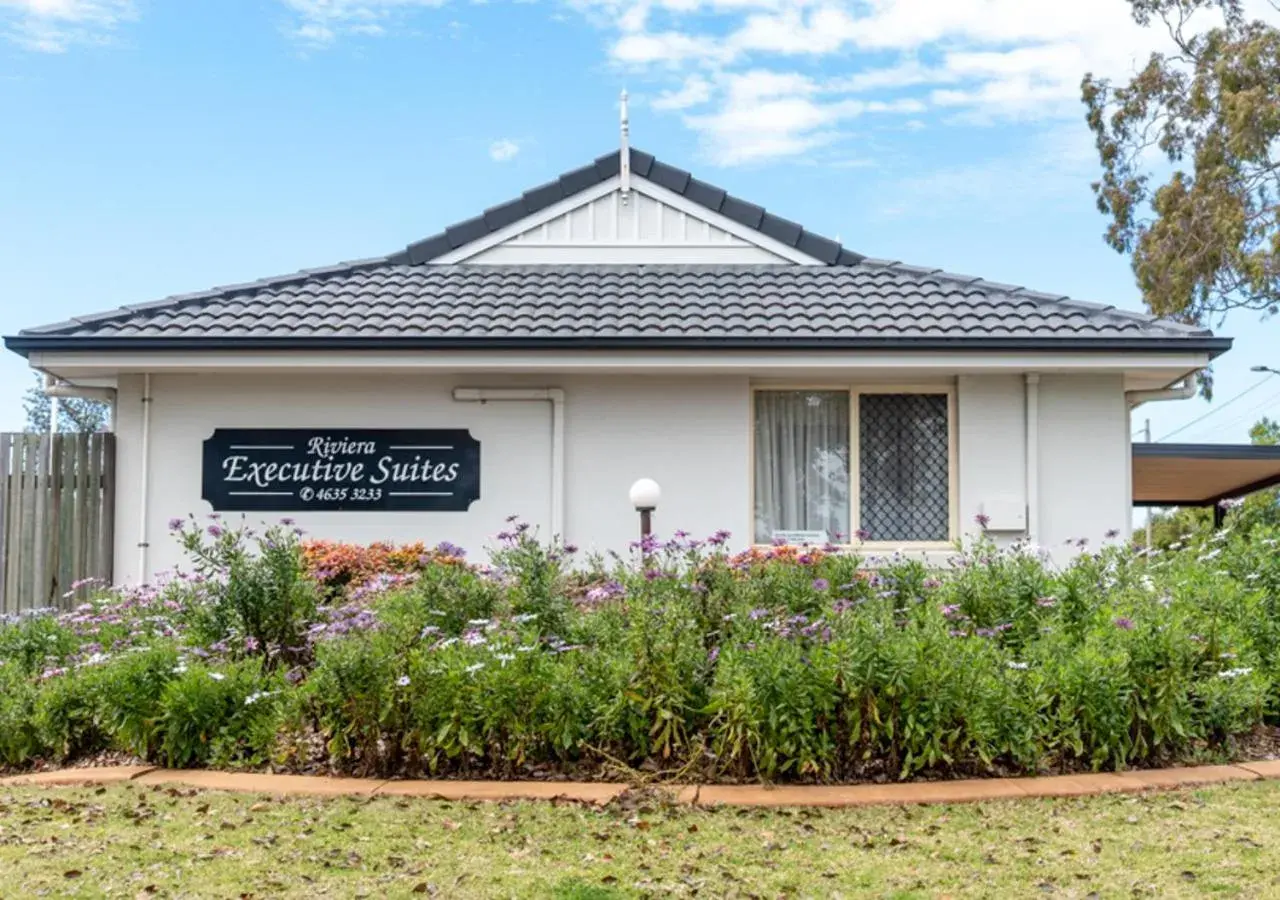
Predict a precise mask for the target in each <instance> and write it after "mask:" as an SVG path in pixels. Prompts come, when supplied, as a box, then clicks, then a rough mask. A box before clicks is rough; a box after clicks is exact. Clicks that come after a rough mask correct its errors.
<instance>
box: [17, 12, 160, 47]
mask: <svg viewBox="0 0 1280 900" xmlns="http://www.w3.org/2000/svg"><path fill="white" fill-rule="evenodd" d="M136 15H137V10H136V8H135V6H134V3H133V0H0V32H3V33H4V34H5V36H6V37H8V38H9V39H10V40H11V41H13V42H15V43H17V44H20V45H21V46H23V47H26V48H27V49H28V50H36V51H40V52H43V53H62V52H64V51H65V50H66V49H67V48H68V47H70V46H71V45H72V44H85V43H102V42H104V41H106V40H108V39H109V38H110V36H111V33H112V32H113V31H114V30H115V29H116V27H117V26H119V25H120V23H122V22H124V21H127V20H129V19H132V18H134V17H135V16H136Z"/></svg>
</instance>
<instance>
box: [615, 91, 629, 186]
mask: <svg viewBox="0 0 1280 900" xmlns="http://www.w3.org/2000/svg"><path fill="white" fill-rule="evenodd" d="M620 101H621V102H620V108H621V118H620V122H621V126H622V149H621V151H620V152H619V154H618V176H619V179H620V183H619V188H620V191H619V192H620V193H621V194H622V202H623V204H624V205H625V204H626V202H627V200H628V199H630V197H631V118H630V116H629V115H628V113H627V89H626V88H623V89H622V96H621V98H620Z"/></svg>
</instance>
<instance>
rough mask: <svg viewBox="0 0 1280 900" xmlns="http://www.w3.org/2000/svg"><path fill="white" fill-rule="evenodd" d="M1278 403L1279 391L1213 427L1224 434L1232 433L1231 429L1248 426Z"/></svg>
mask: <svg viewBox="0 0 1280 900" xmlns="http://www.w3.org/2000/svg"><path fill="white" fill-rule="evenodd" d="M1277 402H1280V391H1277V392H1276V393H1274V394H1270V395H1268V396H1266V397H1264V398H1262V399H1261V400H1259V401H1258V402H1257V403H1255V404H1253V405H1252V406H1247V407H1245V408H1244V409H1243V410H1241V411H1240V412H1237V413H1236V414H1235V415H1234V416H1232V417H1231V418H1230V419H1228V420H1227V421H1225V422H1217V423H1214V426H1213V427H1214V428H1215V429H1216V430H1217V431H1219V432H1222V431H1230V430H1231V429H1233V428H1236V427H1238V426H1240V425H1245V424H1248V423H1249V421H1250V419H1253V418H1254V417H1256V416H1257V415H1258V414H1259V413H1260V412H1262V411H1264V410H1267V409H1268V407H1270V406H1271V405H1273V404H1275V403H1277Z"/></svg>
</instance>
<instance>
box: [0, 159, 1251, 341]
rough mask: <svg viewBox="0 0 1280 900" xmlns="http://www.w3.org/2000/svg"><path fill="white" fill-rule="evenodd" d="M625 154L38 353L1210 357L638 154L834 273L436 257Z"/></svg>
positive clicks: (59, 334)
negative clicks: (842, 231) (319, 264)
mask: <svg viewBox="0 0 1280 900" xmlns="http://www.w3.org/2000/svg"><path fill="white" fill-rule="evenodd" d="M618 163H619V158H618V154H617V153H616V152H615V153H610V154H607V155H605V156H602V157H600V158H599V159H597V160H596V161H595V162H594V163H592V164H591V165H588V166H584V167H582V168H580V169H575V170H574V171H572V172H567V173H565V174H564V175H562V176H560V177H559V178H558V179H556V180H555V181H551V182H548V183H547V184H544V185H542V186H540V187H537V188H534V189H533V190H531V191H526V192H525V193H524V194H523V195H522V196H521V197H520V198H519V199H517V200H513V201H512V202H510V203H506V204H503V205H502V206H497V207H494V208H492V209H489V210H487V211H485V212H484V213H483V214H482V215H479V216H476V217H475V218H473V219H468V220H467V221H465V222H460V223H458V224H456V225H452V226H450V227H449V228H446V229H445V230H444V231H443V232H441V233H440V234H438V235H435V236H434V237H430V238H427V239H426V240H423V241H419V242H417V243H415V244H412V245H410V246H409V247H408V248H406V249H405V250H403V251H400V252H398V253H393V254H391V255H390V256H386V257H379V258H377V259H367V260H360V261H357V262H351V263H342V264H340V265H336V266H330V267H327V268H323V269H309V270H306V271H303V272H298V273H296V274H293V275H285V276H281V277H278V278H269V279H264V280H262V281H256V282H251V283H249V284H240V285H232V286H229V287H221V288H214V289H213V290H208V291H202V292H200V293H195V294H185V295H182V296H177V297H169V298H167V299H164V300H160V301H156V302H154V303H144V304H141V305H136V306H126V307H122V308H120V309H116V310H111V311H109V312H104V313H97V314H94V315H89V316H80V317H77V318H73V319H71V320H69V321H66V322H59V323H56V324H54V325H47V326H44V327H40V328H32V329H29V330H27V331H23V332H21V333H20V334H18V335H16V336H14V337H9V338H6V339H5V343H6V345H7V346H8V348H9V349H11V350H14V351H16V352H18V353H23V354H26V353H29V352H31V351H33V350H89V349H99V350H110V349H127V348H133V349H136V348H139V347H147V348H156V349H159V348H170V349H172V348H183V349H192V350H210V349H220V348H225V347H245V346H253V347H258V348H286V347H304V346H305V347H310V348H317V349H319V348H327V347H370V348H390V347H421V348H431V347H469V348H482V347H492V348H503V347H516V346H527V347H537V348H554V347H579V348H607V347H645V348H656V347H698V348H710V347H720V348H725V347H759V346H768V347H775V348H784V349H796V348H805V347H815V348H816V347H846V348H853V347H887V346H892V347H910V348H916V349H928V348H933V347H948V348H972V349H980V348H986V347H1005V348H1009V347H1020V348H1044V349H1050V348H1053V349H1058V348H1063V347H1071V348H1098V349H1138V350H1163V349H1178V350H1203V351H1207V352H1210V353H1213V354H1215V355H1216V354H1217V353H1220V352H1222V351H1223V350H1226V349H1227V348H1229V347H1230V345H1231V342H1230V340H1229V339H1226V338H1215V337H1214V336H1213V335H1212V334H1211V333H1210V332H1209V331H1206V330H1202V329H1198V328H1194V327H1191V326H1186V325H1180V324H1177V323H1174V322H1169V321H1164V320H1155V319H1152V318H1150V317H1148V316H1144V315H1140V314H1137V313H1131V312H1127V311H1124V310H1118V309H1115V308H1113V307H1108V306H1099V305H1097V304H1089V303H1081V302H1076V301H1072V300H1069V299H1068V298H1066V297H1062V296H1058V295H1054V294H1042V293H1038V292H1034V291H1028V290H1025V289H1022V288H1018V287H1016V286H1013V285H1007V284H997V283H994V282H988V281H983V280H981V279H978V278H974V277H971V276H964V275H954V274H948V273H945V272H940V271H937V270H934V269H927V268H920V267H917V266H907V265H903V264H901V263H896V262H891V261H888V260H874V259H867V258H865V257H863V256H861V255H859V254H857V253H853V252H852V251H849V250H846V249H845V248H843V247H841V246H840V245H839V244H837V243H836V242H835V241H831V240H828V239H827V238H824V237H822V236H820V235H816V234H813V233H812V232H808V231H805V230H804V229H803V228H801V227H800V226H799V225H797V224H796V223H794V222H790V221H788V220H786V219H782V218H779V217H778V216H775V215H773V214H771V213H768V212H766V211H765V210H764V209H762V208H761V207H759V206H755V205H754V204H751V203H747V202H746V201H744V200H740V199H738V198H736V197H733V196H731V195H730V194H728V193H726V192H725V191H724V190H723V189H722V188H718V187H716V186H714V185H710V184H707V183H705V182H702V181H699V180H698V179H696V178H694V177H693V176H692V175H690V174H689V173H688V172H685V171H683V170H681V169H677V168H674V167H672V166H668V165H666V164H664V163H661V162H659V161H658V160H656V159H654V158H653V157H652V156H651V155H649V154H648V153H644V152H643V151H640V150H634V149H633V150H632V151H631V168H632V171H633V172H634V173H635V174H637V175H640V176H642V177H644V178H648V179H649V180H651V181H653V182H654V183H656V184H659V185H661V186H662V187H664V188H667V189H668V190H671V191H674V192H676V193H678V194H681V195H682V196H684V197H685V198H687V199H689V200H690V201H692V202H694V203H698V204H701V205H702V206H705V207H706V208H707V209H710V210H713V211H715V212H718V213H720V214H721V215H725V216H728V217H730V218H731V219H733V220H734V221H736V222H739V223H741V224H742V225H744V226H746V227H749V228H754V229H757V230H758V231H760V232H761V233H763V234H765V235H768V236H769V237H771V238H774V239H776V240H778V241H781V242H782V243H784V244H786V245H787V246H790V247H795V248H796V249H798V250H800V251H802V252H803V253H806V254H808V255H809V256H811V257H813V258H815V259H819V260H821V261H822V262H823V263H825V264H826V265H821V266H798V265H794V266H793V265H774V266H723V265H687V266H585V265H554V266H552V265H546V266H522V267H513V266H473V265H438V264H434V263H431V262H430V261H431V260H434V259H437V258H439V257H440V256H441V255H443V254H444V253H447V252H448V251H450V250H453V249H455V248H457V247H460V246H462V245H463V244H465V243H467V242H469V241H472V240H475V239H476V238H479V237H483V236H484V235H487V234H491V233H493V232H494V231H497V230H500V229H501V228H504V227H506V226H507V225H509V224H511V223H512V222H515V221H518V220H519V219H520V218H522V217H524V216H527V215H530V214H531V213H535V212H537V211H539V210H541V209H545V208H546V207H548V206H550V205H551V204H553V203H556V202H558V201H560V200H562V199H565V198H566V197H569V196H572V195H574V194H576V193H578V192H580V191H582V190H584V189H586V188H589V187H591V186H593V185H596V184H600V183H602V182H605V181H607V180H608V179H610V178H612V177H613V176H615V175H617V174H618V168H619V165H618Z"/></svg>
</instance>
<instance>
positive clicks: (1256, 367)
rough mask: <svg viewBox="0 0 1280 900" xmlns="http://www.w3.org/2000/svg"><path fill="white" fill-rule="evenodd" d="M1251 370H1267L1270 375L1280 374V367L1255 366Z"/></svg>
mask: <svg viewBox="0 0 1280 900" xmlns="http://www.w3.org/2000/svg"><path fill="white" fill-rule="evenodd" d="M1249 371H1250V372H1266V373H1267V374H1268V375H1280V369H1273V368H1271V367H1270V366H1253V367H1252V368H1250V369H1249Z"/></svg>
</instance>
